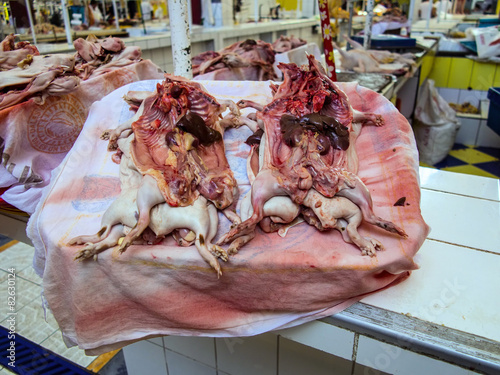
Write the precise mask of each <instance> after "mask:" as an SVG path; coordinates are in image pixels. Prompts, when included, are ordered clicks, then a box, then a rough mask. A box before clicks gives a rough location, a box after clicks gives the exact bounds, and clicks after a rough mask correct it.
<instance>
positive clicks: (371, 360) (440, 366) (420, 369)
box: [355, 336, 471, 375]
mask: <svg viewBox="0 0 500 375" xmlns="http://www.w3.org/2000/svg"><path fill="white" fill-rule="evenodd" d="M356 363H360V364H362V365H364V366H367V367H369V368H372V369H375V370H379V371H384V372H387V373H390V374H394V375H398V374H404V375H422V374H439V375H468V374H471V372H470V371H468V370H465V369H463V368H461V367H458V366H454V365H451V364H449V363H446V362H443V361H439V360H437V359H433V358H429V357H426V356H424V355H420V354H416V353H414V352H411V351H409V350H405V349H401V348H399V347H397V346H393V345H389V344H386V343H383V342H381V341H377V340H373V339H371V338H368V337H365V336H360V337H359V342H358V354H357V357H356ZM364 372H366V371H364ZM355 374H356V373H355ZM358 374H363V372H362V373H358ZM368 374H371V372H368Z"/></svg>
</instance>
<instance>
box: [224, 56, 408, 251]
mask: <svg viewBox="0 0 500 375" xmlns="http://www.w3.org/2000/svg"><path fill="white" fill-rule="evenodd" d="M308 59H309V69H308V70H302V69H300V68H299V67H297V65H295V64H280V65H279V67H280V69H281V70H282V71H283V73H284V77H285V79H284V81H283V83H282V84H281V85H280V86H277V85H272V86H271V88H272V90H273V92H274V97H273V101H272V102H271V103H269V104H268V105H267V106H265V107H264V108H261V107H259V108H258V109H259V112H257V121H258V122H259V123H261V124H262V125H263V128H264V132H265V135H266V137H265V139H266V141H265V146H264V147H261V148H260V153H261V155H260V157H259V159H260V161H259V166H260V167H259V168H260V170H259V171H258V173H257V175H256V177H255V180H254V181H253V183H252V188H251V194H252V195H251V203H252V208H253V213H252V215H251V216H250V217H249V218H248V219H247V220H245V221H244V222H242V223H241V224H239V225H237V226H236V227H234V228H233V229H231V230H230V231H229V233H227V234H226V235H225V236H223V237H222V238H221V239H220V240H219V243H220V244H224V243H233V241H234V240H236V239H237V238H239V237H246V236H250V237H251V236H253V232H254V230H255V226H256V225H257V224H258V223H260V222H261V221H262V220H263V219H264V217H266V213H265V211H264V207H265V204H266V202H268V201H269V200H271V199H272V198H274V197H276V196H288V197H290V199H291V200H292V202H293V203H295V204H297V205H304V206H306V207H307V206H310V205H313V207H309V208H310V209H311V210H312V211H308V212H313V213H314V214H315V215H316V216H317V215H320V216H325V219H326V218H328V215H331V214H332V210H331V209H328V210H321V211H320V210H315V209H317V208H319V207H320V206H321V205H322V204H323V203H324V204H330V201H328V199H331V198H333V197H335V196H341V197H344V198H347V199H348V200H350V201H351V202H352V203H354V204H355V206H357V207H358V209H359V210H361V213H362V217H363V218H364V220H366V221H367V222H369V223H372V224H375V225H378V226H380V227H382V228H383V229H385V230H387V231H389V232H392V233H396V234H398V235H401V236H403V237H404V236H406V233H405V232H404V231H403V230H402V229H400V228H398V227H397V226H396V225H394V224H393V223H391V222H389V221H386V220H383V219H381V218H379V217H377V216H376V215H375V214H374V213H373V210H372V201H371V197H370V193H369V191H368V189H367V188H366V186H365V185H364V183H363V182H362V181H361V179H360V178H359V177H358V176H357V175H356V173H357V170H358V159H357V155H356V150H355V147H353V146H352V145H353V144H354V143H355V142H356V138H357V136H358V135H359V132H360V131H361V125H362V124H373V125H377V126H381V125H382V124H383V118H382V117H381V116H378V115H376V114H373V113H361V112H357V111H354V110H353V109H352V108H351V106H350V104H349V101H348V99H347V97H346V95H345V94H344V93H343V92H342V91H341V90H340V89H339V88H338V87H337V86H336V84H335V83H334V82H332V81H331V80H330V79H329V78H328V77H327V76H326V74H325V72H324V70H323V68H322V67H321V66H320V65H319V63H318V62H317V61H316V60H315V59H314V57H313V56H309V57H308ZM239 105H240V106H249V105H252V102H248V101H246V102H240V103H239ZM312 189H314V190H315V191H316V192H318V193H320V194H321V196H322V197H323V198H322V199H318V196H316V195H315V196H314V197H311V196H310V194H311V193H310V192H311V190H312ZM308 195H309V196H308ZM344 211H349V212H350V213H352V214H354V212H353V210H352V209H349V208H347V209H346V210H344ZM309 217H312V215H309ZM321 219H323V217H321V218H320V221H322V220H321ZM330 226H332V227H333V225H330ZM239 242H245V241H244V240H239ZM358 242H359V241H358ZM238 246H239V243H238V242H236V245H230V248H231V250H232V251H234V250H236V248H237V247H238ZM375 247H379V246H375ZM361 250H362V253H363V254H366V255H373V254H374V250H373V247H369V246H367V245H366V244H363V245H362V246H361Z"/></svg>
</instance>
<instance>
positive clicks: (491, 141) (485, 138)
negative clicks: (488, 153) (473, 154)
mask: <svg viewBox="0 0 500 375" xmlns="http://www.w3.org/2000/svg"><path fill="white" fill-rule="evenodd" d="M476 146H484V147H496V148H500V135H498V134H497V133H496V132H495V131H493V130H492V129H491V128H490V127H489V126H488V125H487V124H486V120H481V124H480V127H479V133H478V136H477V142H476Z"/></svg>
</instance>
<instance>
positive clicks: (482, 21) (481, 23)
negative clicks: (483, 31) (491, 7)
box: [477, 18, 500, 27]
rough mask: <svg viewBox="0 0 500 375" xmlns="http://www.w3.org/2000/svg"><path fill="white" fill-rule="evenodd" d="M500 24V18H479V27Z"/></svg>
mask: <svg viewBox="0 0 500 375" xmlns="http://www.w3.org/2000/svg"><path fill="white" fill-rule="evenodd" d="M495 25H500V19H499V18H481V19H479V22H478V25H477V27H490V26H495Z"/></svg>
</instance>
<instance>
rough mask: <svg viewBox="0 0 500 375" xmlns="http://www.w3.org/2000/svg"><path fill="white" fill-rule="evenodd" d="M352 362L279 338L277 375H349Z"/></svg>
mask: <svg viewBox="0 0 500 375" xmlns="http://www.w3.org/2000/svg"><path fill="white" fill-rule="evenodd" d="M351 368H352V362H351V361H350V360H346V359H343V358H339V357H336V356H334V355H331V354H327V353H325V352H323V351H321V350H316V349H314V348H311V347H309V346H306V345H302V344H299V343H296V342H293V341H291V340H287V339H285V338H283V337H280V342H279V366H278V369H279V371H278V375H302V374H315V375H331V374H335V375H350V374H351Z"/></svg>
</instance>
